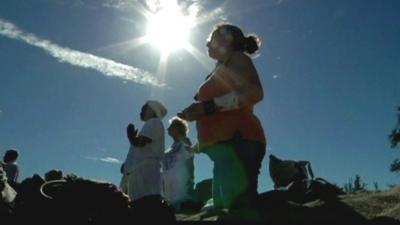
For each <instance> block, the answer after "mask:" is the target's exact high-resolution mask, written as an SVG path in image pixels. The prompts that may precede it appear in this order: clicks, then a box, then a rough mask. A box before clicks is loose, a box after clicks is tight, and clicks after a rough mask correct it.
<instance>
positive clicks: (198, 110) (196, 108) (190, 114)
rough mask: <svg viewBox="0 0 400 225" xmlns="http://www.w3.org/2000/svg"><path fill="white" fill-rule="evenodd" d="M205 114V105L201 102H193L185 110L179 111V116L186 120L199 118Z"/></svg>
mask: <svg viewBox="0 0 400 225" xmlns="http://www.w3.org/2000/svg"><path fill="white" fill-rule="evenodd" d="M203 115H204V105H203V103H201V102H198V103H193V104H191V105H190V106H189V107H187V108H186V109H184V110H183V111H181V112H179V113H178V114H177V116H178V117H179V118H181V119H184V120H186V121H195V120H198V119H199V118H200V117H201V116H203Z"/></svg>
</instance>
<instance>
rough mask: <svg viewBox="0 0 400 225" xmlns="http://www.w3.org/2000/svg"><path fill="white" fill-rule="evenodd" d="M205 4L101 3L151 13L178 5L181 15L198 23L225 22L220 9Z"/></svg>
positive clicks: (177, 0) (161, 0)
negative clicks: (207, 6) (220, 20)
mask: <svg viewBox="0 0 400 225" xmlns="http://www.w3.org/2000/svg"><path fill="white" fill-rule="evenodd" d="M206 4H207V1H200V0H105V1H104V2H103V6H104V7H111V8H116V9H119V10H123V11H125V10H132V9H135V10H139V11H140V10H147V11H149V12H153V13H154V12H157V11H158V10H160V9H162V8H165V7H168V6H171V5H179V7H180V9H181V10H182V13H183V14H185V15H187V16H189V17H192V18H195V19H196V20H197V21H199V23H204V22H208V21H213V20H218V19H223V20H226V18H225V16H224V10H223V8H222V7H216V8H214V9H207V8H206V7H205V5H206ZM142 13H145V12H142Z"/></svg>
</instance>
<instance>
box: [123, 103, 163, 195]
mask: <svg viewBox="0 0 400 225" xmlns="http://www.w3.org/2000/svg"><path fill="white" fill-rule="evenodd" d="M166 114H167V109H166V108H165V107H164V106H163V105H162V104H161V103H160V102H158V101H147V102H146V103H145V104H144V105H143V107H142V110H141V112H140V119H141V120H142V121H144V122H145V124H144V125H143V128H142V129H141V130H140V132H139V133H138V130H137V129H135V126H134V125H133V124H129V125H128V127H127V135H128V139H129V142H130V144H131V147H130V149H129V152H128V155H127V158H126V160H125V163H124V166H123V170H124V175H125V176H126V182H127V183H126V189H127V190H126V191H127V194H128V196H129V197H130V199H131V201H133V200H135V201H136V200H139V199H140V198H143V197H151V198H160V195H161V174H160V167H161V164H160V162H161V160H162V158H163V156H164V149H165V145H164V126H163V123H162V121H161V119H162V118H164V116H165V115H166Z"/></svg>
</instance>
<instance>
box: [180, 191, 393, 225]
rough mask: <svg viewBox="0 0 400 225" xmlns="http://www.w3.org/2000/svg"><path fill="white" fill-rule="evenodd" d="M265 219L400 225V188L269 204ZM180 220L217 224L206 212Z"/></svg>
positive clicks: (285, 221)
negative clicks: (328, 200)
mask: <svg viewBox="0 0 400 225" xmlns="http://www.w3.org/2000/svg"><path fill="white" fill-rule="evenodd" d="M261 212H262V213H261V214H262V215H261V219H260V221H262V222H263V223H264V222H265V223H267V224H399V225H400V187H395V188H393V189H391V190H388V191H384V192H358V193H353V194H346V195H341V196H339V199H338V200H337V201H332V202H323V201H320V200H317V201H314V202H309V203H306V204H304V205H299V204H294V203H291V202H289V203H287V202H286V203H282V202H280V203H276V202H275V203H271V204H269V203H268V202H265V204H264V207H263V209H262V210H261ZM177 219H178V220H180V221H216V220H218V217H217V216H215V215H210V216H207V215H206V214H205V212H202V213H199V214H195V215H182V214H179V215H177Z"/></svg>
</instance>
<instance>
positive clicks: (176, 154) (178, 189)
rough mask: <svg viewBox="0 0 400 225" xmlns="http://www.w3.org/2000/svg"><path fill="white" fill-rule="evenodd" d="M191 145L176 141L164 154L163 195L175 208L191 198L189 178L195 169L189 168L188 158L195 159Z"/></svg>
mask: <svg viewBox="0 0 400 225" xmlns="http://www.w3.org/2000/svg"><path fill="white" fill-rule="evenodd" d="M193 157H194V154H193V151H192V149H191V147H190V146H189V145H187V144H185V143H184V142H183V141H179V142H175V143H174V144H173V145H172V146H171V148H170V149H168V150H167V152H166V153H165V155H164V159H163V161H162V169H163V172H162V178H163V197H164V198H165V200H167V201H168V202H169V203H170V204H172V205H173V206H174V207H175V208H179V204H180V203H182V202H183V201H185V200H188V199H190V196H189V193H188V191H189V188H190V187H189V185H188V184H189V182H190V181H189V179H191V177H192V174H191V173H193V171H191V169H190V168H189V166H188V165H189V164H188V160H193Z"/></svg>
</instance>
